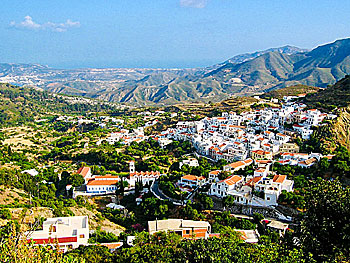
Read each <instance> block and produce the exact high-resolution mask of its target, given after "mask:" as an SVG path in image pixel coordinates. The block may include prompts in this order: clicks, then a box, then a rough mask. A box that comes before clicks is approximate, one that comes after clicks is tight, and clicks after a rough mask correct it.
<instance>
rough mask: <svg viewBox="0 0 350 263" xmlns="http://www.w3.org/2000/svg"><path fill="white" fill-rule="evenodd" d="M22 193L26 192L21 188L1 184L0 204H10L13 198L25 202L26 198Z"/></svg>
mask: <svg viewBox="0 0 350 263" xmlns="http://www.w3.org/2000/svg"><path fill="white" fill-rule="evenodd" d="M24 194H26V193H25V192H24V191H22V190H19V189H16V188H9V187H6V186H3V185H2V186H0V205H9V204H12V203H13V202H14V201H15V200H17V201H18V202H20V203H26V202H27V201H28V198H26V197H23V195H24Z"/></svg>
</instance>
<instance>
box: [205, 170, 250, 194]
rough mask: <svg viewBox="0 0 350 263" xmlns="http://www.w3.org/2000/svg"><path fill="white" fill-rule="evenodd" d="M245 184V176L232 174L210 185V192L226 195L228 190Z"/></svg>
mask: <svg viewBox="0 0 350 263" xmlns="http://www.w3.org/2000/svg"><path fill="white" fill-rule="evenodd" d="M242 185H243V178H242V177H240V176H238V175H231V176H229V177H227V178H226V179H224V180H221V181H219V182H216V183H213V184H212V185H211V187H210V190H209V194H210V195H215V196H217V197H221V198H223V197H225V196H227V194H228V191H230V190H234V189H237V188H239V187H241V186H242Z"/></svg>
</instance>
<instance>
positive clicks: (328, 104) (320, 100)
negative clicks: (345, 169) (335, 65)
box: [303, 76, 350, 150]
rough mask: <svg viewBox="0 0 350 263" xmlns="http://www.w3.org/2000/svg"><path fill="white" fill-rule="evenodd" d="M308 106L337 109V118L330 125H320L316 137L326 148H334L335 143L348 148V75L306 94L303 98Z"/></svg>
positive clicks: (349, 77)
mask: <svg viewBox="0 0 350 263" xmlns="http://www.w3.org/2000/svg"><path fill="white" fill-rule="evenodd" d="M303 101H304V102H305V103H306V104H307V105H308V106H309V107H312V108H314V107H315V108H319V109H322V110H334V109H335V108H338V109H337V115H338V118H337V119H336V120H334V121H332V122H331V123H330V125H327V126H322V127H320V128H319V129H318V130H317V132H316V137H317V138H318V139H319V140H320V141H321V144H322V145H323V147H324V148H326V149H333V150H334V149H335V147H336V146H337V144H340V145H343V146H345V147H346V148H347V149H348V150H350V76H346V77H345V78H343V79H342V80H340V81H338V82H337V83H336V84H335V85H333V86H331V87H329V88H326V89H323V90H320V91H319V92H317V93H312V94H308V95H307V96H306V97H305V98H304V100H303Z"/></svg>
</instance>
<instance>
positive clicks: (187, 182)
mask: <svg viewBox="0 0 350 263" xmlns="http://www.w3.org/2000/svg"><path fill="white" fill-rule="evenodd" d="M205 182H206V180H205V177H203V176H195V175H190V174H188V175H184V176H182V177H181V179H180V180H179V181H178V184H179V185H181V186H185V187H186V186H188V187H191V188H195V187H197V186H202V185H203V184H204V183H205Z"/></svg>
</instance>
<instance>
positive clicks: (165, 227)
mask: <svg viewBox="0 0 350 263" xmlns="http://www.w3.org/2000/svg"><path fill="white" fill-rule="evenodd" d="M161 231H164V232H174V233H176V234H178V235H180V236H181V237H182V238H190V239H191V238H195V239H198V238H208V237H209V235H210V233H211V226H210V224H209V222H207V221H193V220H183V219H166V220H155V221H148V232H149V233H150V234H151V235H153V234H154V233H157V232H161Z"/></svg>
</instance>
